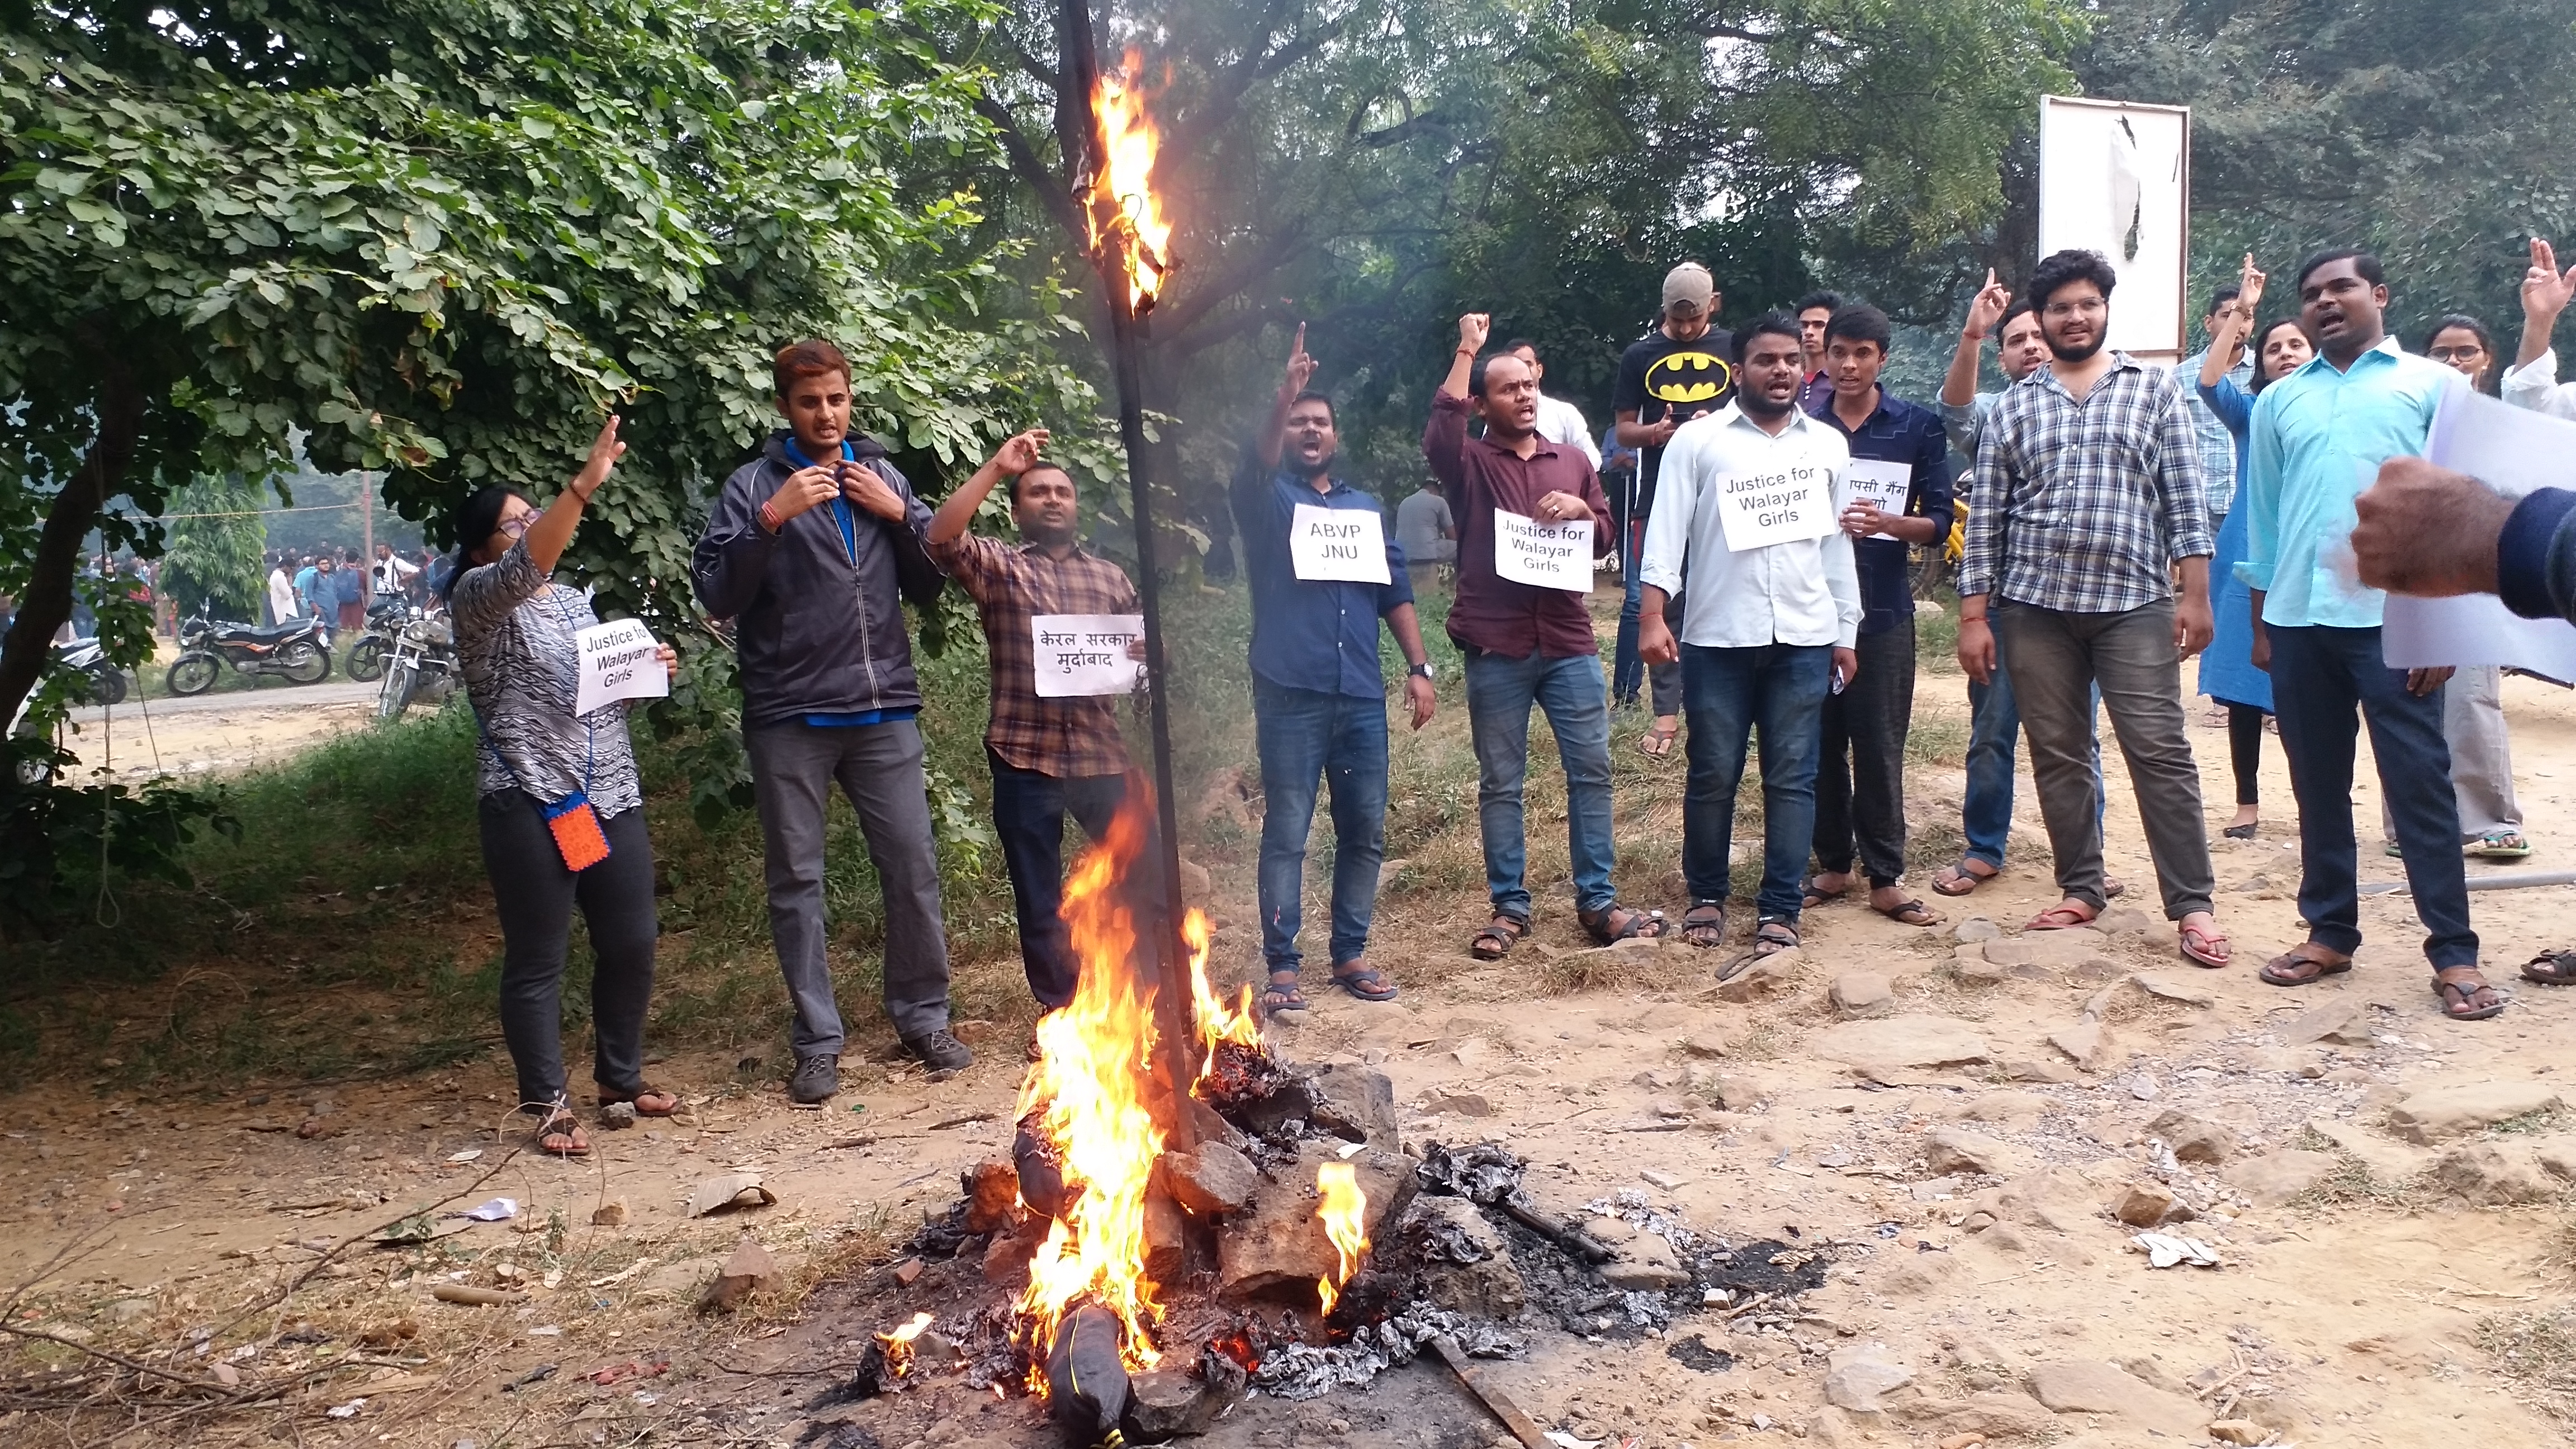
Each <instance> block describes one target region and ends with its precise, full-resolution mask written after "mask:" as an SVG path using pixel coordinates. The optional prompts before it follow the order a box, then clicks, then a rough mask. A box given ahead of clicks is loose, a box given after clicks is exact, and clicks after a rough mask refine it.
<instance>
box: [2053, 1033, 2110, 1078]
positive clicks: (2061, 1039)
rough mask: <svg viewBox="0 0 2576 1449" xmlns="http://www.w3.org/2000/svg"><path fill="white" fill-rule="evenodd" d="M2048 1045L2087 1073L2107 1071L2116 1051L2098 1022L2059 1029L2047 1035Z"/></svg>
mask: <svg viewBox="0 0 2576 1449" xmlns="http://www.w3.org/2000/svg"><path fill="white" fill-rule="evenodd" d="M2048 1044H2049V1045H2050V1046H2053V1047H2055V1048H2057V1049H2058V1050H2059V1051H2062V1052H2064V1053H2066V1055H2067V1057H2068V1058H2069V1059H2070V1060H2072V1061H2073V1062H2074V1063H2075V1064H2076V1065H2077V1066H2079V1067H2082V1068H2083V1069H2084V1070H2086V1071H2088V1072H2101V1071H2104V1070H2107V1069H2108V1068H2109V1067H2110V1066H2111V1064H2112V1062H2113V1060H2114V1054H2115V1053H2116V1052H2117V1051H2118V1048H2117V1047H2115V1046H2114V1045H2113V1044H2112V1041H2111V1033H2110V1032H2108V1031H2106V1030H2104V1029H2103V1026H2102V1023H2100V1022H2098V1021H2079V1022H2077V1023H2076V1024H2074V1025H2073V1026H2068V1027H2060V1028H2058V1029H2057V1030H2056V1031H2052V1032H2050V1033H2049V1034H2048Z"/></svg>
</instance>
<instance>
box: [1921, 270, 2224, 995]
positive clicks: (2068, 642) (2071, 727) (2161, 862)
mask: <svg viewBox="0 0 2576 1449" xmlns="http://www.w3.org/2000/svg"><path fill="white" fill-rule="evenodd" d="M2116 280H2117V276H2116V274H2115V273H2114V272H2113V271H2112V269H2111V264H2110V263H2109V262H2107V261H2104V260H2103V259H2102V257H2101V255H2100V254H2099V253H2096V252H2085V251H2064V252H2059V253H2057V254H2055V255H2053V256H2051V257H2049V258H2047V259H2046V260H2044V261H2042V262H2041V263H2040V264H2039V267H2038V270H2037V271H2035V272H2034V273H2032V276H2031V284H2030V300H2031V305H2032V306H2033V307H2035V308H2036V309H2037V310H2038V312H2039V318H2040V329H2041V332H2042V334H2043V336H2044V338H2045V339H2046V341H2047V343H2048V350H2049V353H2050V358H2051V360H2050V361H2049V362H2048V363H2046V364H2044V365H2043V366H2041V367H2040V368H2039V369H2037V370H2036V371H2034V372H2032V373H2031V374H2030V375H2029V376H2028V377H2025V378H2024V379H2022V380H2021V381H2020V382H2018V383H2016V384H2014V385H2013V386H2012V387H2011V388H2010V389H2008V390H2007V391H2006V392H2005V394H2004V397H2003V400H2002V401H2001V402H1999V403H1997V404H1996V405H1995V410H1994V415H1993V417H1992V419H1991V420H1990V421H1989V422H1988V423H1987V429H1986V435H1985V437H1984V438H1983V439H1982V440H1981V443H1980V446H1979V448H1978V451H1977V478H1976V499H1977V505H1976V507H1975V508H1973V509H1971V510H1970V511H1969V514H1968V547H1967V557H1966V559H1965V560H1964V561H1963V562H1962V563H1961V565H1960V568H1959V665H1960V667H1961V668H1963V669H1965V670H1966V671H1967V672H1968V674H1969V676H1970V677H1971V678H1974V679H1977V680H1980V681H1983V680H1986V679H1989V678H1991V677H1992V675H1993V673H1994V669H1995V644H1996V636H1997V635H1998V634H2000V635H2001V636H2002V641H2003V645H2004V653H2005V657H2006V660H2007V666H2006V667H2007V668H2008V669H2009V670H2010V671H2011V675H2012V688H2013V695H2014V697H2015V699H2016V700H2017V701H2018V702H2019V703H2020V705H2021V718H2022V726H2023V728H2024V729H2025V730H2027V731H2028V732H2029V735H2030V756H2031V772H2032V773H2033V774H2034V775H2035V776H2037V778H2038V782H2039V802H2040V814H2041V816H2042V817H2043V818H2044V819H2045V820H2046V821H2047V823H2048V841H2049V846H2050V848H2051V849H2052V850H2053V851H2054V852H2055V853H2056V856H2057V886H2058V889H2059V891H2060V892H2062V893H2063V894H2064V897H2065V899H2064V900H2062V901H2060V902H2059V903H2058V904H2057V905H2055V906H2052V907H2050V908H2049V909H2047V910H2045V911H2042V912H2041V913H2040V914H2039V915H2038V917H2037V918H2036V919H2034V920H2032V921H2031V923H2030V929H2032V930H2043V931H2044V930H2063V929H2066V928H2068V927H2071V926H2081V925H2083V924H2085V923H2086V922H2088V921H2091V920H2092V919H2093V918H2094V917H2095V916H2097V915H2099V914H2100V913H2101V910H2102V905H2103V894H2102V829H2101V824H2100V821H2099V819H2098V817H2097V815H2096V813H2095V803H2096V802H2095V796H2094V785H2093V769H2092V750H2091V739H2092V731H2091V723H2092V708H2091V703H2092V700H2091V696H2092V690H2093V686H2094V685H2095V684H2096V683H2097V682H2098V683H2099V684H2100V686H2101V690H2102V702H2103V703H2104V704H2105V705H2107V706H2109V707H2110V711H2111V724H2112V727H2113V728H2114V730H2116V731H2117V733H2118V735H2119V738H2120V749H2121V753H2122V754H2124V755H2125V756H2126V757H2127V758H2128V762H2129V779H2130V781H2131V783H2132V784H2133V785H2134V786H2135V787H2136V789H2137V794H2138V814H2139V816H2140V818H2141V819H2142V820H2143V822H2144V823H2145V826H2146V832H2147V852H2148V854H2149V855H2150V856H2152V857H2153V858H2154V861H2155V866H2156V885H2157V888H2158V889H2159V890H2160V891H2161V892H2162V894H2163V896H2164V904H2165V916H2166V918H2167V919H2169V920H2172V921H2176V922H2179V923H2180V925H2181V944H2182V952H2183V954H2184V955H2185V956H2187V957H2189V958H2190V959H2192V960H2193V961H2196V962H2198V963H2199V964H2201V965H2203V966H2213V967H2214V966H2224V965H2226V964H2227V960H2228V943H2227V937H2226V936H2225V935H2224V934H2222V933H2221V932H2220V931H2219V929H2218V923H2217V920H2216V918H2215V917H2214V916H2213V915H2212V914H2211V910H2210V904H2211V903H2210V896H2211V893H2212V892H2213V891H2214V890H2215V889H2216V886H2217V882H2216V880H2215V879H2214V877H2213V874H2212V872H2211V868H2210V863H2209V830H2208V825H2207V822H2206V821H2204V820H2203V819H2202V818H2201V812H2200V767H2199V766H2198V765H2197V764H2196V763H2194V761H2193V760H2192V755H2191V741H2190V739H2189V737H2188V736H2187V735H2186V734H2185V733H2184V720H2183V707H2182V661H2183V658H2184V657H2185V656H2186V655H2190V654H2194V653H2197V652H2199V651H2200V649H2201V648H2202V647H2203V646H2205V645H2207V644H2208V643H2209V635H2210V614H2209V557H2210V552H2211V540H2210V532H2209V514H2208V504H2207V500H2206V498H2205V497H2204V495H2203V494H2202V491H2201V477H2200V452H2199V445H2198V440H2197V439H2196V438H2195V436H2194V434H2193V431H2192V421H2191V414H2190V412H2189V411H2188V410H2187V409H2186V408H2185V407H2184V406H2183V399H2182V393H2181V390H2180V389H2179V388H2177V387H2176V386H2175V385H2174V381H2173V378H2172V376H2171V375H2170V374H2169V373H2167V372H2165V371H2164V370H2163V369H2161V368H2149V367H2146V366H2144V365H2142V364H2140V363H2139V362H2138V361H2137V360H2136V359H2134V358H2132V357H2130V356H2129V355H2128V354H2127V353H2125V352H2116V351H2115V352H2105V351H2104V350H2103V345H2102V344H2103V341H2104V338H2105V337H2106V335H2107V333H2108V331H2109V324H2110V316H2111V307H2110V298H2111V288H2112V285H2113V284H2114V282H2115V281H2116ZM2177 567H2178V568H2179V571H2180V573H2181V576H2182V594H2181V597H2180V598H2179V599H2177V598H2176V597H2175V595H2174V589H2173V583H2172V574H2173V571H2174V570H2175V568H2177Z"/></svg>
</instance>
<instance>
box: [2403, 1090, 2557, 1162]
mask: <svg viewBox="0 0 2576 1449" xmlns="http://www.w3.org/2000/svg"><path fill="white" fill-rule="evenodd" d="M2558 1105H2559V1098H2558V1089H2557V1088H2555V1087H2551V1086H2546V1085H2544V1084H2542V1083H2539V1082H2476V1083H2471V1084H2468V1085H2465V1086H2456V1087H2433V1088H2429V1089H2427V1090H2425V1091H2421V1092H2417V1093H2414V1094H2413V1095H2411V1096H2409V1097H2407V1098H2406V1099H2405V1100H2404V1101H2401V1102H2399V1103H2398V1104H2397V1105H2396V1106H2394V1107H2391V1108H2389V1109H2388V1125H2389V1126H2391V1127H2392V1128H2395V1129H2396V1132H2397V1135H2398V1136H2400V1137H2403V1138H2405V1139H2406V1140H2407V1141H2409V1142H2413V1143H2416V1144H2419V1145H2422V1146H2428V1147H2429V1146H2431V1145H2432V1144H2434V1143H2436V1142H2444V1141H2448V1140H2449V1139H2451V1138H2454V1137H2465V1136H2467V1135H2468V1134H2470V1133H2472V1132H2476V1131H2480V1130H2482V1129H2484V1128H2488V1127H2492V1126H2494V1125H2495V1124H2496V1123H2498V1122H2502V1121H2506V1120H2507V1119H2509V1118H2514V1117H2520V1116H2523V1115H2525V1114H2527V1113H2531V1112H2540V1111H2545V1110H2547V1109H2549V1108H2551V1107H2555V1106H2558Z"/></svg>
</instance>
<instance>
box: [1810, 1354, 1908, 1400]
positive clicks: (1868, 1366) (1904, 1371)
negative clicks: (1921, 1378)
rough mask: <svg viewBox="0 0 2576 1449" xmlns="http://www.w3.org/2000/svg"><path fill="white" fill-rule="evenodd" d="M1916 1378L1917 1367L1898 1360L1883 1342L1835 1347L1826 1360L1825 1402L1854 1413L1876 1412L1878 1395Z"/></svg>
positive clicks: (1903, 1385)
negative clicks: (1914, 1368)
mask: <svg viewBox="0 0 2576 1449" xmlns="http://www.w3.org/2000/svg"><path fill="white" fill-rule="evenodd" d="M1912 1382H1914V1370H1912V1369H1910V1368H1907V1367H1906V1366H1905V1365H1904V1364H1901V1363H1899V1362H1897V1361H1896V1358H1895V1356H1894V1355H1892V1354H1890V1353H1889V1352H1888V1350H1887V1345H1885V1344H1882V1343H1867V1344H1860V1345H1857V1346H1855V1347H1852V1348H1844V1349H1836V1350H1835V1351H1834V1353H1833V1355H1832V1356H1831V1357H1829V1358H1827V1359H1826V1360H1825V1402H1826V1403H1828V1404H1831V1405H1833V1406H1834V1407H1835V1408H1838V1409H1846V1410H1849V1411H1850V1412H1852V1413H1855V1414H1875V1413H1878V1412H1879V1411H1880V1409H1881V1407H1882V1406H1881V1405H1880V1403H1879V1401H1878V1400H1879V1396H1880V1395H1881V1394H1886V1393H1891V1392H1893V1391H1895V1390H1897V1389H1901V1388H1903V1387H1905V1386H1906V1385H1907V1384H1910V1383H1912Z"/></svg>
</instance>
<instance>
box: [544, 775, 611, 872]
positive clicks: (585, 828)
mask: <svg viewBox="0 0 2576 1449" xmlns="http://www.w3.org/2000/svg"><path fill="white" fill-rule="evenodd" d="M545 813H546V829H548V830H550V831H552V832H554V837H555V849H556V850H558V851H560V852H562V854H563V862H564V867H565V868H566V869H567V870H571V871H575V872H580V871H585V870H588V869H590V868H591V867H592V866H594V865H597V864H599V863H600V862H601V861H603V860H606V859H608V836H607V835H606V834H605V833H604V832H602V831H601V830H600V828H599V812H597V811H595V810H593V809H591V808H590V796H589V795H588V794H585V793H581V792H575V793H573V794H570V795H567V796H565V797H564V798H562V799H561V800H558V801H556V802H555V803H553V804H552V805H549V806H547V807H545Z"/></svg>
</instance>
